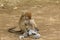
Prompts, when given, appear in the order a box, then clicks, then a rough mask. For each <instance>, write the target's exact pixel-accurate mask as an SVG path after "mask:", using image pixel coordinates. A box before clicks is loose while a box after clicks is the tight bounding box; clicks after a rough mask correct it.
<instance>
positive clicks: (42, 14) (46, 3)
mask: <svg viewBox="0 0 60 40" xmlns="http://www.w3.org/2000/svg"><path fill="white" fill-rule="evenodd" d="M9 1H10V2H8V0H7V2H6V3H5V2H4V1H1V0H0V40H19V36H18V35H16V34H13V33H9V32H8V29H9V28H11V27H14V26H18V22H19V18H20V15H21V14H22V13H24V12H26V11H30V12H32V14H33V18H34V19H35V21H36V23H37V25H38V28H39V30H40V31H39V33H40V34H41V38H40V39H36V40H60V1H59V0H26V1H24V0H20V1H18V0H15V1H14V0H13V1H11V0H9ZM19 2H20V3H19ZM7 3H8V4H7ZM22 40H35V39H32V38H29V37H28V38H26V39H22Z"/></svg>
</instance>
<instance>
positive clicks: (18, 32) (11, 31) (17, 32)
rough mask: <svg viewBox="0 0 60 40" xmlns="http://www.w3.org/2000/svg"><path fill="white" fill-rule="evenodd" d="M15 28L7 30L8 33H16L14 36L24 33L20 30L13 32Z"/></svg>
mask: <svg viewBox="0 0 60 40" xmlns="http://www.w3.org/2000/svg"><path fill="white" fill-rule="evenodd" d="M15 28H16V27H14V28H10V29H8V32H10V33H16V34H23V33H24V31H22V30H19V31H16V30H14V29H15Z"/></svg>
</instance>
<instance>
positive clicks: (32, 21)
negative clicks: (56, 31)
mask: <svg viewBox="0 0 60 40" xmlns="http://www.w3.org/2000/svg"><path fill="white" fill-rule="evenodd" d="M30 22H31V24H32V26H33V28H35V29H36V30H37V31H39V29H38V27H37V24H36V23H35V21H34V19H32V20H30Z"/></svg>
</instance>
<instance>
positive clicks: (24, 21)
mask: <svg viewBox="0 0 60 40" xmlns="http://www.w3.org/2000/svg"><path fill="white" fill-rule="evenodd" d="M18 25H19V28H20V29H21V30H19V31H14V30H13V29H14V28H11V29H9V32H12V33H21V34H24V33H26V32H27V31H29V30H37V31H38V30H39V29H38V28H37V25H36V23H35V21H34V19H33V18H32V13H31V12H26V13H24V14H22V15H21V17H20V20H19V23H18ZM29 32H30V31H29Z"/></svg>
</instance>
